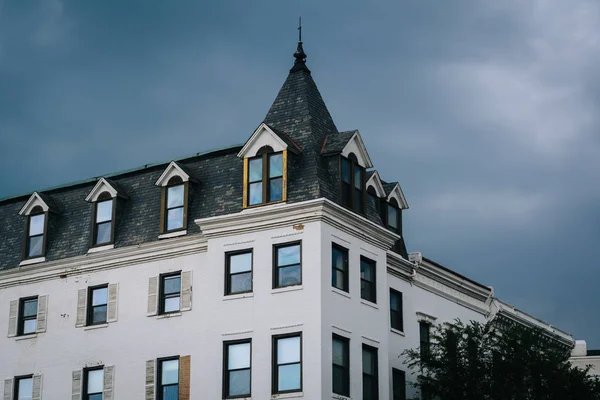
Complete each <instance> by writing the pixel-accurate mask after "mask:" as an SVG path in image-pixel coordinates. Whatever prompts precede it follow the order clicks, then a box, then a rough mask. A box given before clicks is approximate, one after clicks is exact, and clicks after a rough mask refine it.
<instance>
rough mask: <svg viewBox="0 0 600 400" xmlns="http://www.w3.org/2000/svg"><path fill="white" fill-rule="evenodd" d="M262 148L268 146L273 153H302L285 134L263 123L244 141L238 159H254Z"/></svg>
mask: <svg viewBox="0 0 600 400" xmlns="http://www.w3.org/2000/svg"><path fill="white" fill-rule="evenodd" d="M263 146H270V147H272V148H273V150H274V151H276V152H278V151H283V150H285V149H289V150H291V151H292V152H293V153H296V154H299V153H301V152H302V150H301V149H300V147H299V146H298V145H297V144H296V143H294V141H293V140H292V139H290V138H289V137H288V136H287V135H286V134H285V133H283V132H281V131H279V130H277V129H274V128H271V127H270V126H269V125H267V124H265V123H264V122H263V123H261V124H260V125H259V126H258V128H256V130H255V131H254V133H253V134H252V136H250V138H249V139H248V140H247V141H246V143H245V144H244V147H242V150H240V152H239V153H238V155H237V156H238V157H239V158H247V157H254V156H255V155H256V153H257V152H258V150H260V149H261V148H262V147H263Z"/></svg>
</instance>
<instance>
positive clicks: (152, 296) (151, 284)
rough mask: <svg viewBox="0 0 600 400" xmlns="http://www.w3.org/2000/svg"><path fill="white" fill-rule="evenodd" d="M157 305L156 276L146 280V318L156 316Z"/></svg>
mask: <svg viewBox="0 0 600 400" xmlns="http://www.w3.org/2000/svg"><path fill="white" fill-rule="evenodd" d="M157 305H158V276H153V277H152V278H150V279H148V316H149V317H150V316H152V315H156V314H157V312H158V311H157Z"/></svg>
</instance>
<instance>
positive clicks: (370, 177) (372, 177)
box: [366, 171, 387, 197]
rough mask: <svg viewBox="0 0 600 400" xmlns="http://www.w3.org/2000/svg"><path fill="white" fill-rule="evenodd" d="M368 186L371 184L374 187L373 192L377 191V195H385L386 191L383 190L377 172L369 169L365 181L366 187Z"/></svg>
mask: <svg viewBox="0 0 600 400" xmlns="http://www.w3.org/2000/svg"><path fill="white" fill-rule="evenodd" d="M369 186H373V188H374V189H375V193H377V196H379V197H387V193H386V192H385V189H384V188H383V182H382V181H381V177H380V176H379V172H377V171H369V173H368V174H367V183H366V187H367V189H368V188H369Z"/></svg>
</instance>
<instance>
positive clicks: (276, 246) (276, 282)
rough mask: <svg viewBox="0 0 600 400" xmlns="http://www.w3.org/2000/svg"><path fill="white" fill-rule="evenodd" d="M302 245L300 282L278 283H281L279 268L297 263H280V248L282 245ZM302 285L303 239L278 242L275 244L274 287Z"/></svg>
mask: <svg viewBox="0 0 600 400" xmlns="http://www.w3.org/2000/svg"><path fill="white" fill-rule="evenodd" d="M292 246H300V282H298V283H292V284H289V285H281V286H280V285H278V283H279V279H278V278H279V269H280V268H285V267H290V266H292V265H295V264H286V265H279V252H278V250H279V249H280V248H282V247H292ZM299 285H302V240H296V241H293V242H285V243H276V244H274V245H273V289H281V288H285V287H291V286H299Z"/></svg>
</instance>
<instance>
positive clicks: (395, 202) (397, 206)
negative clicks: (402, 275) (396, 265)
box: [380, 182, 408, 258]
mask: <svg viewBox="0 0 600 400" xmlns="http://www.w3.org/2000/svg"><path fill="white" fill-rule="evenodd" d="M383 188H384V189H385V192H386V197H385V203H382V207H381V213H380V215H381V219H382V220H383V223H384V225H385V226H386V227H387V228H388V229H389V230H390V231H392V232H394V233H397V234H398V235H400V237H401V239H400V240H399V241H398V242H397V243H396V245H395V246H394V247H393V250H394V251H396V252H397V253H399V254H401V255H402V256H403V257H404V258H406V257H408V255H407V253H406V245H405V242H404V235H403V233H402V210H405V209H407V208H408V203H407V202H406V198H405V197H404V193H402V188H401V187H400V184H399V183H398V182H391V183H384V184H383ZM383 204H385V207H384V206H383Z"/></svg>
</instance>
